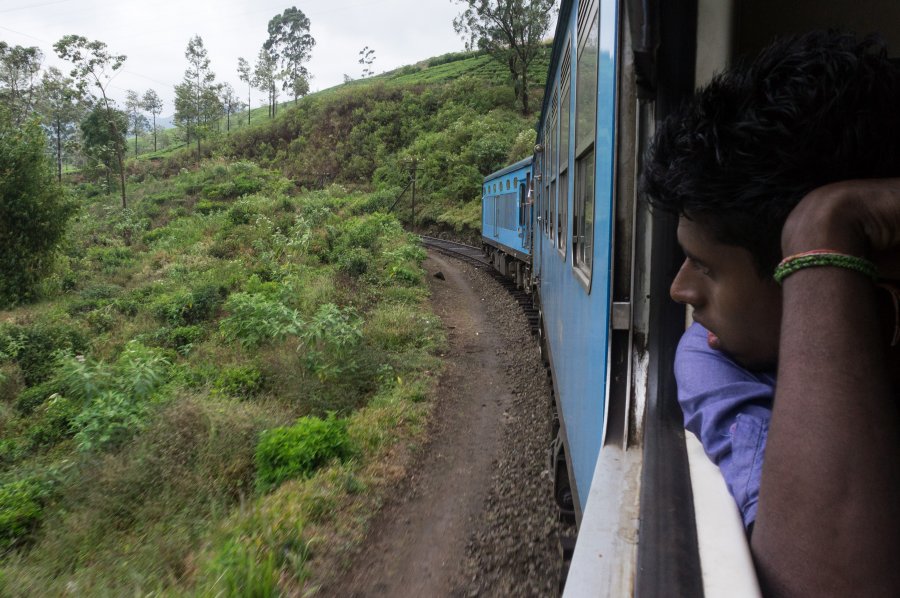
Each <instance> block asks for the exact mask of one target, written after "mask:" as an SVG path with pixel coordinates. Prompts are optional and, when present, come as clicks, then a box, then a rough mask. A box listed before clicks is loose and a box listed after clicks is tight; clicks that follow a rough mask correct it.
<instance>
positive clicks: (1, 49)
mask: <svg viewBox="0 0 900 598" xmlns="http://www.w3.org/2000/svg"><path fill="white" fill-rule="evenodd" d="M43 59H44V55H43V53H42V52H41V51H40V49H38V48H37V47H28V48H26V47H23V46H10V45H9V44H7V43H6V42H2V41H0V101H2V102H3V103H4V104H5V105H6V106H7V107H8V108H9V109H10V112H11V116H12V119H13V122H14V123H16V124H21V123H22V122H24V120H25V119H26V118H27V117H28V115H29V114H31V113H32V112H33V111H34V102H35V89H36V88H37V87H38V80H37V75H38V72H40V70H41V62H42V61H43Z"/></svg>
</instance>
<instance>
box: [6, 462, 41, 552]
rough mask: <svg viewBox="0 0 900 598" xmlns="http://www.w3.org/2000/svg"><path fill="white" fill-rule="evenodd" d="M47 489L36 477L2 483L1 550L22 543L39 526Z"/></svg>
mask: <svg viewBox="0 0 900 598" xmlns="http://www.w3.org/2000/svg"><path fill="white" fill-rule="evenodd" d="M45 495H46V489H45V488H44V487H43V485H42V484H40V483H39V482H37V481H36V480H34V479H22V480H16V481H13V482H8V483H6V484H3V485H0V551H5V550H8V549H9V548H12V547H14V546H16V545H17V544H19V543H21V542H22V541H23V540H24V539H25V538H26V537H27V536H28V534H29V533H31V531H32V530H33V529H34V528H35V526H37V524H38V522H39V521H40V519H41V515H42V513H43V505H42V502H43V499H44V497H45Z"/></svg>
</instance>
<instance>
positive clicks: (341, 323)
mask: <svg viewBox="0 0 900 598" xmlns="http://www.w3.org/2000/svg"><path fill="white" fill-rule="evenodd" d="M300 339H301V341H302V343H303V347H304V348H305V350H306V366H307V368H308V369H309V370H310V372H312V373H313V374H315V375H316V377H317V378H318V379H319V380H320V381H322V382H325V381H328V380H336V379H338V378H341V377H342V376H345V375H347V376H349V375H352V372H353V371H354V370H355V369H356V367H357V362H356V353H357V351H356V350H357V348H358V347H359V344H360V340H362V319H361V318H360V317H359V316H358V315H356V313H355V312H354V311H353V310H352V309H341V308H340V307H338V306H337V305H335V304H333V303H326V304H325V305H323V306H321V307H320V308H319V309H318V310H317V311H316V313H315V315H313V317H312V318H311V319H310V321H309V322H307V323H306V324H304V325H303V327H302V330H301V331H300Z"/></svg>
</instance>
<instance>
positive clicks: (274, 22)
mask: <svg viewBox="0 0 900 598" xmlns="http://www.w3.org/2000/svg"><path fill="white" fill-rule="evenodd" d="M268 31H269V38H268V39H267V40H266V42H265V43H264V44H263V48H264V49H265V50H267V51H269V52H270V53H271V54H272V56H273V57H274V58H275V60H276V61H277V62H278V64H279V66H280V67H281V69H282V73H283V79H284V82H283V84H282V89H283V90H285V91H288V90H290V91H291V92H292V93H293V94H294V102H295V103H296V102H297V98H298V97H299V96H300V95H303V93H305V92H304V91H303V90H304V89H306V90H307V91H308V90H309V71H307V69H306V66H304V64H305V63H306V62H307V61H308V60H309V59H310V56H311V54H312V49H313V47H314V46H315V45H316V40H315V39H314V38H313V36H312V35H310V33H309V18H308V17H307V16H306V15H305V14H303V11H302V10H299V9H298V8H297V7H296V6H292V7H291V8H288V9H286V10H285V11H284V12H283V13H281V14H280V15H275V16H274V17H272V19H271V20H270V21H269V26H268ZM304 83H305V87H304Z"/></svg>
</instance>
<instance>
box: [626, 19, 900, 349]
mask: <svg viewBox="0 0 900 598" xmlns="http://www.w3.org/2000/svg"><path fill="white" fill-rule="evenodd" d="M898 174H900V71H898V69H897V68H896V67H895V66H894V65H893V64H892V63H891V62H890V61H889V60H888V59H887V53H886V51H885V49H884V46H883V45H882V44H881V43H880V42H879V41H877V40H876V39H874V38H867V39H866V40H863V41H858V40H857V39H856V38H854V37H853V36H851V35H847V34H841V33H835V32H815V33H809V34H806V35H803V36H800V37H795V38H790V39H784V40H781V41H778V42H776V43H775V44H773V45H772V46H770V47H769V48H767V49H766V50H764V51H763V52H762V53H761V54H760V55H759V57H757V58H756V59H755V60H754V61H753V62H750V63H741V64H739V65H737V66H735V67H734V68H732V69H729V70H728V71H726V72H724V73H722V74H720V75H717V76H716V77H715V78H714V79H713V80H712V81H711V82H710V84H709V85H707V86H706V87H705V88H703V89H701V90H700V91H699V92H698V93H697V94H696V95H695V96H694V97H693V98H692V99H691V100H690V101H689V102H687V103H686V104H685V105H684V106H682V107H681V109H679V110H678V111H677V112H676V113H675V114H673V115H671V116H670V117H669V118H667V119H666V120H665V121H664V122H663V123H662V124H661V126H660V128H659V130H658V132H657V136H656V138H655V140H654V142H653V144H652V146H651V148H650V151H649V152H648V156H647V159H646V161H645V174H644V180H643V185H642V187H643V190H644V192H646V193H647V194H648V196H649V198H650V202H651V204H652V205H653V206H654V207H655V208H657V209H662V210H665V211H669V212H672V213H675V214H678V215H679V216H680V217H681V219H680V224H679V228H678V238H679V243H680V244H681V246H682V248H683V249H684V250H685V254H686V255H687V259H686V260H685V263H684V265H683V266H682V268H681V271H680V272H679V273H678V276H677V277H676V279H675V281H674V282H673V284H672V288H671V293H672V297H673V298H674V299H676V300H677V301H680V302H682V303H687V304H690V305H692V306H693V307H694V308H695V319H696V320H698V321H700V322H701V323H702V324H704V325H705V326H706V327H707V328H708V329H710V330H711V331H712V332H713V333H714V336H713V337H711V340H710V344H711V346H713V347H716V348H721V349H723V350H725V351H728V352H729V353H731V354H732V355H733V356H734V357H735V358H736V359H737V360H738V361H739V362H741V363H743V364H744V365H746V366H750V367H767V366H770V365H773V364H774V362H775V360H776V358H777V346H778V330H779V325H780V318H781V299H780V291H779V287H778V286H777V285H776V284H775V283H774V282H773V281H772V279H771V274H772V272H773V271H774V268H775V266H776V264H777V263H778V261H779V260H780V259H781V244H780V239H781V229H782V227H783V226H784V222H785V219H786V218H787V216H788V214H789V213H790V212H791V210H792V209H793V208H794V206H796V205H797V203H798V202H799V201H800V200H801V199H802V198H803V196H804V195H806V194H807V193H808V192H810V191H812V190H813V189H815V188H817V187H820V186H822V185H824V184H826V183H830V182H834V181H840V180H846V179H855V178H874V177H888V176H897V175H898Z"/></svg>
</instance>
